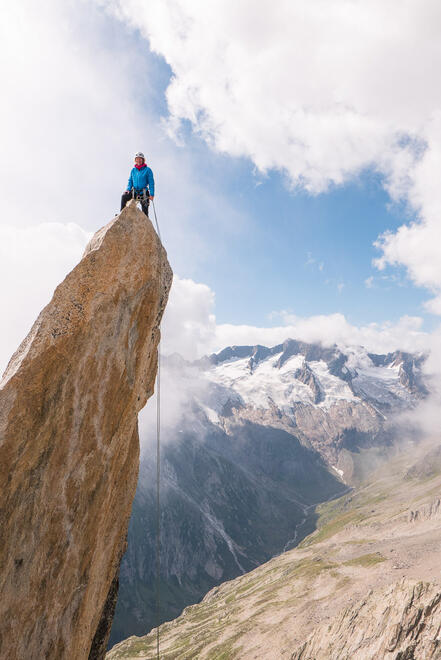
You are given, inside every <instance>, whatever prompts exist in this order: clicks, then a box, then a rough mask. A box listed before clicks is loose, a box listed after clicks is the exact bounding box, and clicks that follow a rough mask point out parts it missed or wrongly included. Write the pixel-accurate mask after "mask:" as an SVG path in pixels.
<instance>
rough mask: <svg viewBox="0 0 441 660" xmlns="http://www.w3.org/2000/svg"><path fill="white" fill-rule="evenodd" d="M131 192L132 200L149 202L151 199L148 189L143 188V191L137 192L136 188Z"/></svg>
mask: <svg viewBox="0 0 441 660" xmlns="http://www.w3.org/2000/svg"><path fill="white" fill-rule="evenodd" d="M131 192H132V199H136V201H137V202H148V201H149V199H150V192H149V189H148V188H143V189H142V190H135V188H132V190H131ZM155 216H156V213H155ZM156 224H158V223H156Z"/></svg>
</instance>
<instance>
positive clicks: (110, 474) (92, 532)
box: [0, 203, 172, 660]
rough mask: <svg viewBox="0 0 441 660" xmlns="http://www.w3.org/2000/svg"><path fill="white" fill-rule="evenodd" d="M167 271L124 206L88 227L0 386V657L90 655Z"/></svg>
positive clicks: (103, 610)
mask: <svg viewBox="0 0 441 660" xmlns="http://www.w3.org/2000/svg"><path fill="white" fill-rule="evenodd" d="M171 280H172V273H171V270H170V266H169V264H168V262H167V257H166V253H165V250H164V249H163V248H162V246H161V244H160V242H159V239H158V238H157V236H156V233H155V231H154V229H153V226H152V224H151V223H150V221H149V220H147V219H146V216H145V215H144V214H143V213H141V211H139V210H138V209H137V208H136V206H135V205H134V204H133V203H131V204H129V205H128V206H127V207H126V208H125V209H124V211H122V212H121V214H120V215H118V216H117V217H116V218H115V219H114V220H112V221H111V222H110V223H109V224H108V225H106V226H105V227H103V228H102V229H101V230H99V231H98V232H97V233H96V234H95V236H94V237H93V238H92V240H91V241H90V243H89V245H88V246H87V248H86V250H85V253H84V255H83V258H82V260H81V261H80V263H79V264H78V265H77V266H76V267H75V268H74V269H73V270H72V271H71V272H70V273H69V274H68V275H67V277H66V278H65V280H64V281H63V282H62V283H61V284H60V285H59V286H58V287H57V289H56V290H55V293H54V296H53V298H52V300H51V302H50V303H49V304H48V305H47V306H46V307H45V308H44V309H43V311H42V312H41V314H40V315H39V317H38V319H37V320H36V322H35V323H34V325H33V327H32V329H31V331H30V333H29V334H28V336H27V337H26V339H25V340H24V341H23V342H22V344H21V345H20V347H19V348H18V350H17V351H16V353H15V354H14V355H13V357H12V359H11V361H10V363H9V365H8V367H7V369H6V371H5V373H4V375H3V379H2V381H1V383H0V529H1V537H2V538H1V544H0V570H1V574H0V657H2V658H8V660H14V659H20V660H24V659H25V658H26V660H31V659H35V660H37V659H39V660H40V659H42V658H48V659H51V658H54V659H55V658H56V659H57V660H59V659H60V658H69V659H75V660H82V659H83V658H84V659H87V658H101V657H103V655H104V653H105V646H106V642H107V638H108V633H109V630H110V624H111V620H112V616H113V610H114V605H115V601H116V594H117V582H118V571H119V564H120V561H121V557H122V554H123V552H124V549H125V539H126V533H127V526H128V521H129V517H130V511H131V506H132V500H133V497H134V494H135V489H136V482H137V474H138V463H139V458H138V456H139V440H138V425H137V414H138V411H139V410H140V409H141V408H142V407H143V406H144V405H145V403H146V401H147V399H148V397H149V396H151V394H152V392H153V387H154V381H155V376H156V368H157V346H158V342H159V336H160V333H159V323H160V320H161V316H162V313H163V311H164V308H165V305H166V301H167V296H168V291H169V288H170V285H171Z"/></svg>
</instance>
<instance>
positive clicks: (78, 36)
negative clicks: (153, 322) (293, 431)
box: [0, 0, 441, 370]
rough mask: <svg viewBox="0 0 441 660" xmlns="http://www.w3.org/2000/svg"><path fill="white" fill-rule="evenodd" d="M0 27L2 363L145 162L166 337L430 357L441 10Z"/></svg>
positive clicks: (326, 10)
mask: <svg viewBox="0 0 441 660" xmlns="http://www.w3.org/2000/svg"><path fill="white" fill-rule="evenodd" d="M2 13H3V19H4V20H3V21H1V25H0V53H1V57H0V72H1V79H2V96H3V100H2V105H1V107H0V141H1V144H2V158H1V160H0V192H1V199H2V212H1V214H0V278H1V282H2V285H1V287H0V303H1V308H2V310H3V323H2V325H1V331H0V368H1V369H2V370H3V369H4V367H5V366H6V363H7V361H8V359H9V357H10V356H11V354H12V352H13V351H14V350H15V349H16V348H17V346H18V344H19V343H20V341H21V340H22V339H23V338H24V336H25V335H26V333H27V332H28V330H29V329H30V327H31V325H32V322H33V321H34V319H35V318H36V316H37V315H38V313H39V311H40V309H41V308H42V307H43V306H44V305H45V304H46V303H47V302H48V301H49V300H50V297H51V295H52V292H53V290H54V288H55V286H56V285H57V284H58V283H59V282H60V281H61V280H62V279H63V277H64V276H65V274H66V273H67V272H68V271H69V270H70V269H71V268H72V267H73V266H74V265H75V263H77V261H78V260H79V258H80V257H81V254H82V251H83V249H84V246H85V244H86V243H87V241H88V240H89V238H90V236H91V235H92V234H93V232H94V231H96V230H97V229H99V228H100V227H101V226H102V225H103V224H105V223H106V222H108V221H109V220H111V219H112V217H113V216H114V214H115V213H116V212H117V211H118V210H119V202H120V195H121V193H122V192H123V190H124V189H125V187H126V182H127V178H128V174H129V171H130V168H131V166H132V162H133V155H134V153H135V152H136V151H138V150H141V151H143V152H144V153H146V155H147V161H148V164H149V165H150V166H151V167H152V169H153V172H154V174H155V179H156V197H155V203H156V210H157V212H158V218H159V222H160V226H161V234H162V237H163V241H164V244H165V247H166V249H167V252H168V256H169V260H170V263H171V266H172V268H173V271H174V274H175V279H174V285H173V289H172V293H171V296H170V302H169V306H168V309H167V312H166V318H165V319H164V323H163V351H164V352H173V351H178V352H180V353H182V354H183V355H184V356H185V357H188V358H194V357H198V356H200V355H202V354H204V353H207V352H211V351H213V350H219V349H221V348H223V347H224V346H226V345H229V344H242V343H246V344H248V343H251V344H254V343H265V344H267V345H269V344H271V345H274V344H275V343H278V342H280V341H283V340H284V339H285V338H287V337H289V336H291V337H296V338H299V339H304V340H307V341H323V342H327V343H332V342H337V343H339V344H342V345H345V344H354V343H355V344H364V345H365V346H367V347H368V348H369V350H374V351H377V352H384V351H390V350H394V349H396V348H402V349H404V350H416V351H420V350H426V349H427V348H428V347H430V346H431V345H432V344H433V342H434V341H435V338H436V337H437V336H438V335H437V332H438V331H437V328H438V326H439V315H440V314H441V259H440V258H439V253H440V244H441V221H440V213H441V189H440V186H439V184H438V178H439V172H440V166H441V112H440V109H441V88H440V86H439V84H438V72H439V70H440V65H441V44H440V41H439V30H440V27H441V6H440V5H439V3H438V2H437V1H434V0H433V1H432V0H391V2H388V3H385V2H384V1H383V0H381V1H380V0H371V2H369V3H365V2H362V1H361V0H326V1H325V0H316V1H315V2H314V3H311V2H308V1H307V0H279V1H278V3H277V5H276V6H271V5H268V3H264V2H261V1H259V0H253V2H251V1H249V0H242V2H240V3H237V2H233V0H212V1H211V2H209V3H207V2H203V1H202V0H149V1H148V2H146V1H145V0H65V1H64V2H63V3H59V2H56V0H41V2H39V3H38V4H37V3H34V2H32V1H31V0H16V2H15V3H13V4H12V3H10V4H9V6H8V7H5V8H3V10H2Z"/></svg>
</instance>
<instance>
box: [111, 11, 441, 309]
mask: <svg viewBox="0 0 441 660" xmlns="http://www.w3.org/2000/svg"><path fill="white" fill-rule="evenodd" d="M100 4H101V5H103V6H105V7H106V8H107V9H108V10H109V11H111V12H114V13H116V14H117V15H118V16H119V18H120V19H121V20H124V21H126V22H127V23H129V24H130V25H131V26H132V27H135V28H138V29H139V30H140V32H141V33H142V34H143V35H144V36H145V37H146V38H148V39H149V40H150V44H151V47H152V49H153V50H154V51H155V52H157V53H158V54H160V55H162V56H163V57H164V58H165V60H166V61H167V63H168V64H169V65H170V67H171V69H172V71H173V76H172V78H171V81H170V85H169V87H168V90H167V100H168V108H169V118H168V124H169V127H170V129H171V130H173V131H175V133H176V132H179V126H180V124H181V122H182V121H187V122H190V123H191V125H192V126H193V128H194V130H195V132H197V133H198V134H200V135H201V136H203V137H204V138H205V139H206V141H207V142H208V143H209V144H211V145H212V146H213V148H214V149H216V150H217V151H220V152H223V153H227V154H229V155H232V156H240V157H242V156H245V157H248V158H249V159H251V161H252V162H253V163H254V164H255V166H256V167H257V169H258V171H259V172H261V173H265V172H267V171H268V170H272V169H276V170H279V171H281V172H283V173H285V174H286V177H287V180H288V182H289V184H290V185H291V186H301V187H303V188H305V189H307V190H309V191H311V192H313V193H318V192H321V191H324V190H326V189H327V188H328V187H329V186H330V185H333V184H341V183H344V182H345V181H347V180H348V179H350V178H351V177H354V176H356V175H358V174H359V173H360V172H361V171H362V170H363V169H364V168H373V169H374V170H376V171H378V172H380V173H381V174H382V175H383V181H384V185H385V187H386V189H387V190H388V192H389V193H390V195H391V197H392V198H393V199H395V200H398V199H405V200H406V201H407V202H408V203H409V204H410V206H411V208H412V209H413V210H414V211H415V210H416V211H418V212H419V220H418V222H415V223H414V224H412V225H411V226H410V227H407V226H403V227H401V228H400V229H399V230H398V231H397V232H396V233H390V234H387V235H385V236H383V237H382V238H381V239H380V240H379V242H378V244H377V245H378V247H379V248H380V250H381V251H382V256H381V257H380V259H379V260H378V262H377V265H378V266H379V267H384V266H385V265H386V264H391V265H397V264H404V265H405V266H406V268H407V269H408V271H409V275H410V277H411V278H412V280H413V281H414V282H415V283H416V284H417V285H421V286H424V287H428V288H429V289H430V290H431V291H433V293H434V294H435V299H434V300H433V302H432V303H430V305H429V309H430V310H431V311H433V312H436V313H441V260H440V259H439V258H438V246H439V244H440V241H441V221H440V211H441V193H440V187H439V182H438V179H439V171H440V168H441V111H440V107H441V87H440V86H439V84H438V71H439V70H440V68H441V51H440V49H439V28H440V25H441V5H440V3H439V2H438V1H437V0H424V1H423V2H421V0H403V1H398V0H396V1H395V2H384V0H371V1H370V2H364V1H363V0H351V1H349V0H317V1H316V2H310V1H309V0H278V2H277V6H276V7H275V6H272V5H270V4H268V3H267V2H263V0H260V2H259V1H256V0H244V1H243V2H240V3H238V2H235V0H212V2H205V1H204V0H191V1H188V0H150V2H149V3H148V4H147V3H145V2H144V1H143V0H100Z"/></svg>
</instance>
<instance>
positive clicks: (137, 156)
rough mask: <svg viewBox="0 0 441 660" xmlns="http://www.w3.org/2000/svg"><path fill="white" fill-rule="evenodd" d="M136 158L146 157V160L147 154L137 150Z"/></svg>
mask: <svg viewBox="0 0 441 660" xmlns="http://www.w3.org/2000/svg"><path fill="white" fill-rule="evenodd" d="M135 158H144V160H145V156H144V154H143V153H142V151H137V152H136V154H135Z"/></svg>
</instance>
